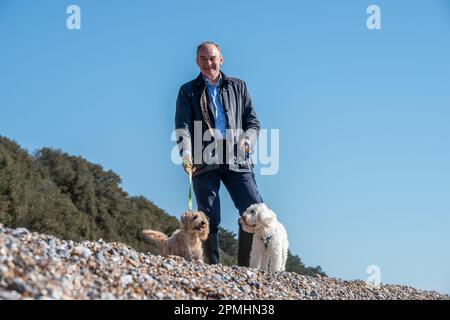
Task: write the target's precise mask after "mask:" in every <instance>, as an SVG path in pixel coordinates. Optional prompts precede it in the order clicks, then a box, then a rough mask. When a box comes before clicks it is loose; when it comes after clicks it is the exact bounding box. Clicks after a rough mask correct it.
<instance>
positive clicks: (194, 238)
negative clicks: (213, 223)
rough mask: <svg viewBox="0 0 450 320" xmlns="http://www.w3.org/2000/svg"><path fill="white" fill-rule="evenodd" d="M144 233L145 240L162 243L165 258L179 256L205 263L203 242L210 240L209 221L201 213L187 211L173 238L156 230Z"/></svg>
mask: <svg viewBox="0 0 450 320" xmlns="http://www.w3.org/2000/svg"><path fill="white" fill-rule="evenodd" d="M142 233H143V234H144V237H145V238H147V239H153V240H157V241H159V242H160V244H161V255H163V256H168V255H177V256H181V257H183V258H185V259H187V260H191V259H199V260H201V261H203V241H205V240H206V239H207V238H208V234H209V220H208V217H207V216H206V215H205V214H204V213H203V212H201V211H186V212H185V213H183V214H182V215H181V219H180V229H178V230H175V232H174V233H173V234H172V236H170V237H167V236H166V235H165V234H164V233H162V232H159V231H154V230H143V231H142Z"/></svg>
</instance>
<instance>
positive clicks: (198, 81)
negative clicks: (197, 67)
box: [195, 71, 228, 86]
mask: <svg viewBox="0 0 450 320" xmlns="http://www.w3.org/2000/svg"><path fill="white" fill-rule="evenodd" d="M220 74H221V75H222V85H224V84H225V83H226V82H228V77H227V76H226V75H225V73H223V72H222V71H220ZM195 85H196V86H200V85H201V86H205V80H204V79H203V76H202V73H201V72H200V74H199V75H198V77H197V78H196V79H195Z"/></svg>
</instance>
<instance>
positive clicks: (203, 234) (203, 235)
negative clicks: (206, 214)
mask: <svg viewBox="0 0 450 320" xmlns="http://www.w3.org/2000/svg"><path fill="white" fill-rule="evenodd" d="M208 236H209V223H208V224H207V225H206V227H205V228H204V229H203V231H202V232H201V233H200V240H202V241H206V239H208Z"/></svg>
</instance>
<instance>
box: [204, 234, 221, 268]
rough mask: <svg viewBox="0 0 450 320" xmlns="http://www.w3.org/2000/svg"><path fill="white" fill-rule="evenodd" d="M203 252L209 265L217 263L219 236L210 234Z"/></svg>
mask: <svg viewBox="0 0 450 320" xmlns="http://www.w3.org/2000/svg"><path fill="white" fill-rule="evenodd" d="M204 251H205V256H206V259H207V262H208V263H209V264H218V263H219V234H218V233H217V232H215V233H210V234H209V235H208V239H206V241H205V244H204Z"/></svg>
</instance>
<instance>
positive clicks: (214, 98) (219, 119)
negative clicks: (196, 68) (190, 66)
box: [203, 76, 227, 139]
mask: <svg viewBox="0 0 450 320" xmlns="http://www.w3.org/2000/svg"><path fill="white" fill-rule="evenodd" d="M203 78H204V79H205V83H206V87H207V88H208V93H209V98H210V101H211V103H212V106H213V110H214V121H215V124H216V125H215V127H216V129H218V130H219V131H220V136H217V137H216V138H217V139H226V137H227V117H226V115H225V111H224V109H223V105H222V101H221V100H220V83H221V82H222V76H220V78H219V80H218V81H217V83H216V85H213V84H212V82H211V81H209V79H207V78H205V77H203Z"/></svg>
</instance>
